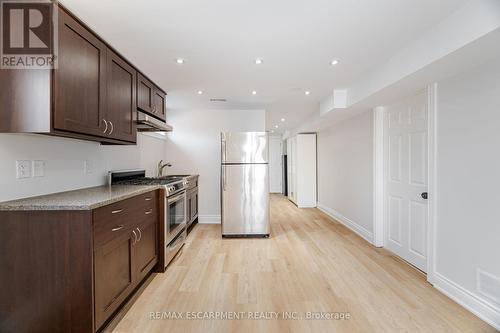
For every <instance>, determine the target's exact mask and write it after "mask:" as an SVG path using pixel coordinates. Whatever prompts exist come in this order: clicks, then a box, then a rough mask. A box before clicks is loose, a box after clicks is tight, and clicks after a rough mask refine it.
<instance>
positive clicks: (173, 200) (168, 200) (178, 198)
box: [167, 191, 186, 204]
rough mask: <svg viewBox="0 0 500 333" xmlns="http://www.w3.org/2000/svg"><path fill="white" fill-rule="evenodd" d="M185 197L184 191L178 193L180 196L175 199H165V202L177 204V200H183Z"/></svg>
mask: <svg viewBox="0 0 500 333" xmlns="http://www.w3.org/2000/svg"><path fill="white" fill-rule="evenodd" d="M185 197H186V192H185V191H184V192H182V193H180V194H178V195H176V196H175V197H172V198H167V202H168V203H169V204H171V203H174V202H177V201H179V200H182V199H183V198H185Z"/></svg>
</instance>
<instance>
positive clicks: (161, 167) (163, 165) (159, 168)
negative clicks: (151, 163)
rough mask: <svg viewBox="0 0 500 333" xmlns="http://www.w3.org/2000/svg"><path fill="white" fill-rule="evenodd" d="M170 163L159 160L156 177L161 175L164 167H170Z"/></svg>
mask: <svg viewBox="0 0 500 333" xmlns="http://www.w3.org/2000/svg"><path fill="white" fill-rule="evenodd" d="M171 166H172V164H170V163H168V162H167V163H163V160H160V162H158V173H157V176H158V177H163V169H165V168H166V167H171Z"/></svg>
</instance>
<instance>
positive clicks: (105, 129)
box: [101, 118, 108, 133]
mask: <svg viewBox="0 0 500 333" xmlns="http://www.w3.org/2000/svg"><path fill="white" fill-rule="evenodd" d="M101 120H102V121H104V125H106V128H104V131H102V132H103V133H106V132H107V131H108V122H107V121H106V119H104V118H103V119H101Z"/></svg>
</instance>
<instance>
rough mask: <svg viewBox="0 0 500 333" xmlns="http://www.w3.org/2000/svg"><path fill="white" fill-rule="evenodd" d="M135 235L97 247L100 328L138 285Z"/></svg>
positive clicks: (97, 307)
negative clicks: (136, 284)
mask: <svg viewBox="0 0 500 333" xmlns="http://www.w3.org/2000/svg"><path fill="white" fill-rule="evenodd" d="M135 239H136V238H135V236H134V234H133V233H132V231H130V232H128V233H126V234H124V235H123V236H120V237H118V238H115V239H113V240H112V241H110V242H108V243H106V244H105V245H103V246H101V247H98V248H96V249H95V250H94V276H95V281H94V283H95V291H94V292H95V294H94V297H95V323H96V330H97V329H99V328H100V327H101V325H102V324H103V323H104V322H105V321H106V320H107V319H108V318H109V316H110V315H111V314H112V313H113V312H114V311H115V310H116V309H117V308H118V307H119V306H120V305H121V303H122V302H123V301H124V300H125V298H126V297H127V296H128V295H129V293H130V292H131V291H132V289H133V288H134V282H135V280H136V276H135V275H136V271H135V267H134V265H133V262H134V261H133V256H134V250H135V249H134V242H135Z"/></svg>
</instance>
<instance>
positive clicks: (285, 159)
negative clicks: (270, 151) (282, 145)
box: [281, 155, 288, 197]
mask: <svg viewBox="0 0 500 333" xmlns="http://www.w3.org/2000/svg"><path fill="white" fill-rule="evenodd" d="M287 162H288V156H287V155H283V163H282V165H283V172H282V174H283V181H282V184H283V186H282V187H281V188H282V190H283V195H284V196H285V197H286V196H288V163H287Z"/></svg>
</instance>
